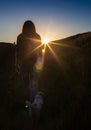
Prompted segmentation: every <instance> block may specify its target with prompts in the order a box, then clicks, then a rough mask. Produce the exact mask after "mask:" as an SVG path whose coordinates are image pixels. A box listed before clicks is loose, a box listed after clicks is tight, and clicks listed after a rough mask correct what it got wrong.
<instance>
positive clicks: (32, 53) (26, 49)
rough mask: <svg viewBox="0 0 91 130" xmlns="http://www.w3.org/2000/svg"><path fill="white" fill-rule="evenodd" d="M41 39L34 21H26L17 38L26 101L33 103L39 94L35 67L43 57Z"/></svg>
mask: <svg viewBox="0 0 91 130" xmlns="http://www.w3.org/2000/svg"><path fill="white" fill-rule="evenodd" d="M40 46H41V38H40V36H39V34H37V33H36V29H35V25H34V23H33V22H32V21H30V20H28V21H25V23H24V25H23V28H22V33H21V34H19V35H18V37H17V57H18V63H19V64H20V66H21V67H20V68H21V74H22V77H23V81H24V86H25V95H26V100H28V101H30V102H33V99H34V96H35V95H36V92H37V86H38V85H37V75H36V73H34V66H35V63H36V62H37V59H38V57H41V48H40Z"/></svg>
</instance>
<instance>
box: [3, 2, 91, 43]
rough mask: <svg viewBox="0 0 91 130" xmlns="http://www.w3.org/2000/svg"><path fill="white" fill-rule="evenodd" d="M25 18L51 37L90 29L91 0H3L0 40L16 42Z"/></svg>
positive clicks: (41, 33) (52, 38) (55, 37)
mask: <svg viewBox="0 0 91 130" xmlns="http://www.w3.org/2000/svg"><path fill="white" fill-rule="evenodd" d="M25 20H32V21H33V22H34V24H35V26H36V30H37V32H38V33H39V34H40V36H41V38H42V39H43V38H46V37H47V38H48V39H49V40H51V41H52V40H56V39H57V40H58V39H62V38H65V37H68V36H71V35H75V34H78V33H83V32H88V31H91V0H0V42H16V38H17V35H18V34H19V33H20V32H21V28H22V25H23V23H24V22H25Z"/></svg>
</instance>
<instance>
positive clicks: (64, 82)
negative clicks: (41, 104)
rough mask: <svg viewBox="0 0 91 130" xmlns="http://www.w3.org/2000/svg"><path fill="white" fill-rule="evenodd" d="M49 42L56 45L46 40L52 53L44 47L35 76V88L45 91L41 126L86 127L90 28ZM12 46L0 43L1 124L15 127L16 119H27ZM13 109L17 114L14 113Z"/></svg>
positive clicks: (53, 129)
mask: <svg viewBox="0 0 91 130" xmlns="http://www.w3.org/2000/svg"><path fill="white" fill-rule="evenodd" d="M53 42H55V43H58V45H54V44H53V45H52V44H51V43H50V44H49V45H50V46H51V48H52V49H53V50H54V52H55V53H56V56H53V54H52V53H51V52H50V50H49V49H48V47H47V50H46V54H45V62H44V67H43V71H42V72H41V74H40V79H39V90H41V91H43V92H44V94H45V108H44V113H43V114H44V119H45V122H44V126H43V128H41V129H44V130H46V129H48V130H60V129H62V130H69V129H70V130H80V129H89V128H90V119H91V102H90V100H91V87H90V86H91V83H90V72H91V69H90V68H91V67H90V66H91V60H90V59H91V32H87V33H83V34H77V35H75V36H71V37H68V38H65V39H61V40H57V41H53ZM14 50H15V46H14V45H13V44H10V43H8V44H7V43H0V96H1V98H0V105H1V108H0V109H1V111H0V114H1V116H0V124H1V126H2V127H1V128H3V127H6V128H7V126H8V128H11V126H12V127H14V126H15V128H17V127H18V126H17V125H16V124H17V119H18V120H19V119H21V122H20V123H21V124H22V122H23V123H24V122H26V121H27V119H26V116H25V115H24V113H21V112H20V111H22V110H21V109H22V104H23V102H24V101H25V99H24V93H23V91H24V90H23V84H22V78H21V75H20V74H19V73H18V72H17V71H16V68H15V53H14V52H15V51H14ZM55 57H56V58H55ZM17 104H18V105H17ZM20 104H21V106H20ZM12 108H15V109H14V110H13V109H12ZM8 111H9V112H10V115H8ZM16 111H17V113H18V114H19V115H18V114H17V116H16V115H15V113H16ZM24 112H25V111H24ZM2 113H3V114H2ZM12 113H13V120H12ZM2 119H3V120H2ZM7 120H9V121H10V122H11V123H9V121H7ZM5 123H6V126H4V124H5ZM18 125H19V124H18ZM21 126H22V125H21ZM22 127H23V126H22Z"/></svg>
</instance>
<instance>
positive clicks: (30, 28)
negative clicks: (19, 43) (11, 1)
mask: <svg viewBox="0 0 91 130" xmlns="http://www.w3.org/2000/svg"><path fill="white" fill-rule="evenodd" d="M35 32H36V29H35V25H34V23H33V22H32V21H30V20H27V21H25V22H24V24H23V28H22V33H35Z"/></svg>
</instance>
